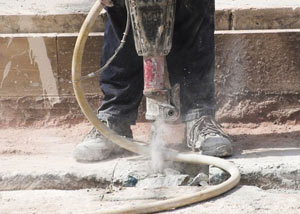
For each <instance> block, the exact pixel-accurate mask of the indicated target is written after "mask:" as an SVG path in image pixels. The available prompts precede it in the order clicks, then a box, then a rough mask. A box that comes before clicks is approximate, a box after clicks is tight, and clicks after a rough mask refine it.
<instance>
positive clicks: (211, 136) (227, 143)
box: [186, 116, 233, 157]
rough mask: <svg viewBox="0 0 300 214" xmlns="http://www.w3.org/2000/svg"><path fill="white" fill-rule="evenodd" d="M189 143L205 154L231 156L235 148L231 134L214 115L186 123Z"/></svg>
mask: <svg viewBox="0 0 300 214" xmlns="http://www.w3.org/2000/svg"><path fill="white" fill-rule="evenodd" d="M186 140H187V145H188V147H189V148H191V149H192V150H193V151H195V152H200V153H201V154H203V155H209V156H216V157H226V156H231V155H232V152H233V149H232V144H231V140H230V138H229V136H228V135H227V134H225V133H224V131H223V130H222V128H221V126H220V125H219V124H218V123H217V122H216V121H215V119H214V118H213V117H212V116H202V117H201V118H200V119H195V120H192V121H189V122H187V123H186Z"/></svg>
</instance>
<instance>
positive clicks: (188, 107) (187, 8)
mask: <svg viewBox="0 0 300 214" xmlns="http://www.w3.org/2000/svg"><path fill="white" fill-rule="evenodd" d="M214 11H215V8H214V0H201V1H199V0H183V1H177V11H176V21H175V30H174V38H173V48H172V51H171V53H170V55H169V56H168V57H167V60H168V68H169V72H170V80H171V83H172V84H175V83H177V82H179V83H180V87H181V113H182V120H183V121H185V122H187V140H188V145H189V146H190V147H191V148H193V149H194V150H202V151H204V150H206V151H204V154H210V155H216V156H226V155H230V154H231V153H232V147H231V144H230V140H229V138H228V137H227V136H226V135H225V133H224V132H222V130H221V128H220V126H219V125H218V124H217V123H216V122H215V120H214V114H215V109H216V107H215V95H214V57H215V53H214V48H215V47H214ZM213 136H214V137H213Z"/></svg>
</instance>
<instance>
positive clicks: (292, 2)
mask: <svg viewBox="0 0 300 214" xmlns="http://www.w3.org/2000/svg"><path fill="white" fill-rule="evenodd" d="M94 2H95V0H52V1H49V2H44V1H40V0H10V1H6V0H0V14H1V15H4V14H5V15H8V14H10V15H17V14H23V15H24V14H67V13H82V12H87V11H89V9H90V8H91V6H92V4H93V3H94ZM283 7H285V8H287V7H291V8H296V7H300V1H299V0H285V1H282V0H255V1H253V0H216V9H217V10H223V9H249V8H257V9H265V8H283Z"/></svg>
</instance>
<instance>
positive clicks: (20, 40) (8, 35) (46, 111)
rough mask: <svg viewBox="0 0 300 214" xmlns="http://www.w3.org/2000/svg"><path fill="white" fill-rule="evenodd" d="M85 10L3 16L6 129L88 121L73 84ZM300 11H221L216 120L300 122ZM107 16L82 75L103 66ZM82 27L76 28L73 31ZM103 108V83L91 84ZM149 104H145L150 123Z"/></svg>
mask: <svg viewBox="0 0 300 214" xmlns="http://www.w3.org/2000/svg"><path fill="white" fill-rule="evenodd" d="M84 16H85V14H82V13H80V14H58V15H53V14H52V15H24V16H22V15H5V16H0V20H2V21H1V22H0V26H1V27H0V29H1V30H0V59H1V60H0V126H20V125H37V126H38V125H41V124H48V125H49V124H60V123H66V122H80V121H82V120H83V119H84V117H83V115H82V114H81V112H80V109H79V107H78V105H77V102H76V100H75V98H74V96H73V90H72V86H71V83H70V77H71V59H72V53H73V48H74V44H75V41H76V36H77V34H76V32H77V31H78V29H79V27H80V25H81V22H82V20H83V18H84ZM299 16H300V9H299V8H277V9H276V8H275V9H261V10H254V9H238V10H237V9H223V10H217V11H216V30H217V31H216V79H215V83H216V96H217V104H218V112H217V117H218V119H219V120H220V121H222V122H244V123H247V122H263V121H273V122H278V123H283V122H286V121H292V122H299V121H300V95H299V92H300V63H299V58H300V37H299V36H300V30H298V29H300V18H299ZM103 26H104V20H103V19H102V18H101V17H99V19H98V21H97V24H96V26H95V30H94V31H95V32H99V33H93V34H92V35H91V36H90V38H89V40H88V42H87V46H86V53H85V56H84V60H83V61H84V65H83V73H84V74H87V73H89V72H91V71H94V70H96V69H97V68H98V67H99V60H100V55H101V44H102V41H103V33H101V31H103ZM74 32H75V33H74ZM83 84H84V87H85V91H86V93H87V96H88V98H89V100H90V102H91V104H92V106H93V108H94V109H95V110H96V109H97V106H99V104H100V100H101V96H102V95H101V92H100V90H99V86H98V80H97V78H96V79H93V80H90V81H85V82H84V83H83ZM144 109H145V108H144V103H142V104H141V107H140V120H143V113H144Z"/></svg>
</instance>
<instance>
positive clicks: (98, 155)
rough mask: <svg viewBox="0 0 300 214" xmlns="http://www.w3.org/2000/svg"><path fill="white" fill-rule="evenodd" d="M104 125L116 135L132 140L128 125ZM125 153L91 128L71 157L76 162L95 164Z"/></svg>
mask: <svg viewBox="0 0 300 214" xmlns="http://www.w3.org/2000/svg"><path fill="white" fill-rule="evenodd" d="M104 123H106V125H107V126H108V127H109V128H111V129H112V130H114V131H115V132H116V133H117V134H119V135H121V136H124V137H127V138H132V131H131V129H130V125H128V124H122V123H119V124H117V125H116V124H112V123H108V122H104ZM124 153H127V151H126V150H125V149H123V148H121V147H120V146H118V145H116V144H114V143H113V142H111V141H110V140H108V139H107V138H106V137H104V136H103V135H102V134H100V133H99V132H98V130H97V129H96V128H93V129H92V130H91V131H90V132H89V133H88V134H87V135H86V136H85V137H84V139H83V140H82V142H81V143H79V144H78V145H77V146H76V147H75V149H74V152H73V157H74V158H75V160H76V161H78V162H96V161H102V160H105V159H107V158H109V157H110V156H111V155H115V154H124Z"/></svg>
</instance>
